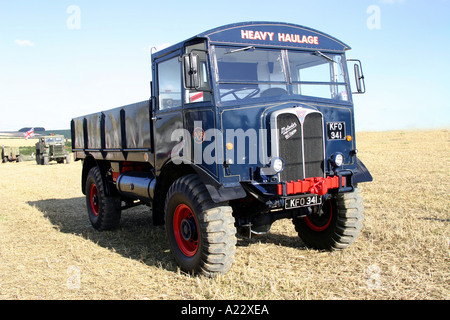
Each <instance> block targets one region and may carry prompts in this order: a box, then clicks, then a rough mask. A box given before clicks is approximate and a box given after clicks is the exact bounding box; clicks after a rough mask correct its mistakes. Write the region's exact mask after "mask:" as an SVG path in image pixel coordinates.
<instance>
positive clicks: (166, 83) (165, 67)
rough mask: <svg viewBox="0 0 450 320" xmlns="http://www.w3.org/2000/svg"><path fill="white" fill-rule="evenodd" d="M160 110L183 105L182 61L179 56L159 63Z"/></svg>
mask: <svg viewBox="0 0 450 320" xmlns="http://www.w3.org/2000/svg"><path fill="white" fill-rule="evenodd" d="M158 91H159V110H166V109H169V108H175V107H181V104H182V103H181V102H182V97H181V63H180V61H179V60H178V56H176V57H174V58H171V59H169V60H166V61H163V62H160V63H159V64H158Z"/></svg>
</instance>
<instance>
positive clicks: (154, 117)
mask: <svg viewBox="0 0 450 320" xmlns="http://www.w3.org/2000/svg"><path fill="white" fill-rule="evenodd" d="M161 119H162V118H160V117H157V116H153V117H152V120H153V121H157V120H161Z"/></svg>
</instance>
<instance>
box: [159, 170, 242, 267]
mask: <svg viewBox="0 0 450 320" xmlns="http://www.w3.org/2000/svg"><path fill="white" fill-rule="evenodd" d="M165 220H166V231H167V237H168V240H169V245H170V249H171V252H172V254H173V255H174V257H175V260H176V261H177V263H178V265H179V266H180V267H181V269H182V270H184V271H186V272H193V273H197V274H203V275H207V276H214V275H215V274H219V273H225V272H227V271H228V270H229V269H230V267H231V264H232V263H233V260H234V254H235V251H236V228H235V226H234V218H233V216H232V209H231V207H230V206H228V205H226V204H224V203H222V204H216V203H214V202H213V201H212V200H211V197H210V195H209V193H208V191H207V190H206V187H205V186H204V184H203V183H202V181H201V180H200V179H199V178H198V176H197V175H188V176H185V177H182V178H180V179H178V180H176V181H175V182H174V183H173V185H172V186H171V187H170V189H169V191H168V193H167V197H166V203H165Z"/></svg>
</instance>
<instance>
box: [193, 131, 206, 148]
mask: <svg viewBox="0 0 450 320" xmlns="http://www.w3.org/2000/svg"><path fill="white" fill-rule="evenodd" d="M193 136H194V142H195V143H197V144H202V143H203V141H205V130H203V129H202V128H200V127H196V128H195V129H194V132H193Z"/></svg>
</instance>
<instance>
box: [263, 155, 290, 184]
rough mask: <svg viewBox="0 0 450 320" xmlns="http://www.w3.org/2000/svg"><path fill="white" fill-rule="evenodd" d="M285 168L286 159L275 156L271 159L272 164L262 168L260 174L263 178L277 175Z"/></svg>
mask: <svg viewBox="0 0 450 320" xmlns="http://www.w3.org/2000/svg"><path fill="white" fill-rule="evenodd" d="M283 170H284V161H283V159H281V158H273V159H272V160H271V161H270V166H269V167H265V168H260V171H259V172H260V174H261V177H262V178H263V180H265V179H266V178H267V177H270V176H273V175H276V174H278V173H280V172H281V171H283Z"/></svg>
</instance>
